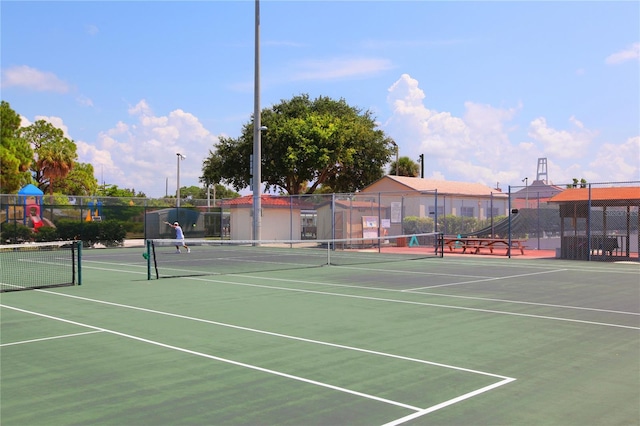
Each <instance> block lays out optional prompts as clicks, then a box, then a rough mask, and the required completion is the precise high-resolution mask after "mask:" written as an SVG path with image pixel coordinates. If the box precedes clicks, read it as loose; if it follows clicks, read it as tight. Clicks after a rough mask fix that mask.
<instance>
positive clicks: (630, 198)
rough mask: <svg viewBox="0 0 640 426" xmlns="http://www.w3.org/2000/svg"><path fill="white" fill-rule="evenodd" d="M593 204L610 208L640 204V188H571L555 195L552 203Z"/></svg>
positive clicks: (551, 200)
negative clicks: (589, 202)
mask: <svg viewBox="0 0 640 426" xmlns="http://www.w3.org/2000/svg"><path fill="white" fill-rule="evenodd" d="M589 200H591V202H592V203H597V204H600V205H610V206H614V205H615V206H628V205H636V204H638V203H640V186H619V187H615V188H570V189H567V190H565V191H562V192H561V193H559V194H557V195H554V196H553V197H552V198H551V199H550V200H549V202H550V203H586V202H588V201H589Z"/></svg>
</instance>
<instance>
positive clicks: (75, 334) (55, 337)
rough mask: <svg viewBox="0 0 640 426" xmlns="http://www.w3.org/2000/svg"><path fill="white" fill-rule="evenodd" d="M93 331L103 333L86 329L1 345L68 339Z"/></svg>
mask: <svg viewBox="0 0 640 426" xmlns="http://www.w3.org/2000/svg"><path fill="white" fill-rule="evenodd" d="M93 333H101V331H100V330H94V331H85V332H82V333H74V334H63V335H61V336H52V337H43V338H42V339H31V340H23V341H21V342H12V343H2V344H0V347H4V346H13V345H23V344H25V343H34V342H44V341H45V340H55V339H66V338H67V337H76V336H83V335H85V334H93Z"/></svg>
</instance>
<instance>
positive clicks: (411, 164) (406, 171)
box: [389, 157, 420, 177]
mask: <svg viewBox="0 0 640 426" xmlns="http://www.w3.org/2000/svg"><path fill="white" fill-rule="evenodd" d="M389 174H390V175H398V176H409V177H418V176H420V165H419V164H418V163H416V162H415V161H413V160H412V159H411V158H409V157H400V158H399V159H398V173H396V162H395V161H394V162H393V163H391V170H390V171H389Z"/></svg>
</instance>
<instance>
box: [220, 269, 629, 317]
mask: <svg viewBox="0 0 640 426" xmlns="http://www.w3.org/2000/svg"><path fill="white" fill-rule="evenodd" d="M234 276H236V277H244V278H253V279H256V278H257V277H255V276H253V275H240V274H234ZM259 279H260V280H261V281H282V282H291V283H301V284H311V285H322V286H326V287H338V288H355V289H360V290H374V291H386V292H390V293H415V294H422V295H426V296H436V297H445V298H447V297H448V298H452V299H468V300H479V301H487V302H501V303H513V304H514V305H532V306H545V307H549V308H562V309H567V310H570V309H575V310H578V311H589V312H606V313H611V314H621V315H638V316H640V312H627V311H614V310H612V309H599V308H585V307H583V306H571V305H557V304H553V303H540V302H525V301H522V300H511V299H494V298H490V297H474V296H460V295H457V294H445V293H430V292H427V291H414V290H398V289H394V288H384V287H366V286H360V285H352V284H335V283H326V282H321V281H306V280H291V279H286V278H269V277H260V278H259ZM219 282H226V281H219ZM230 284H234V283H233V282H230Z"/></svg>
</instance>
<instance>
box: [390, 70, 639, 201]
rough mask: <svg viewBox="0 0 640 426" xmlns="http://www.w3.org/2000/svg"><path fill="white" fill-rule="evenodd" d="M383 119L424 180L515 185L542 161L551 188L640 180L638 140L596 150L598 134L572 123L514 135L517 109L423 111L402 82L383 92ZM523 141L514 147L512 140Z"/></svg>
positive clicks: (416, 92) (542, 121)
mask: <svg viewBox="0 0 640 426" xmlns="http://www.w3.org/2000/svg"><path fill="white" fill-rule="evenodd" d="M387 102H388V104H389V105H390V107H391V109H392V113H391V116H390V117H389V118H388V119H387V120H386V121H385V122H384V123H383V124H382V125H381V128H382V129H383V130H384V131H385V133H387V134H388V135H389V136H390V137H392V138H393V139H394V140H395V142H396V143H397V144H398V146H399V149H400V156H407V157H409V158H412V159H414V161H417V158H418V156H419V155H420V154H424V155H425V177H428V178H446V179H447V180H457V181H469V182H481V183H484V184H486V185H489V186H495V185H496V184H497V183H498V182H499V183H500V186H502V187H503V188H505V187H506V186H507V185H514V186H518V185H521V180H522V179H523V178H524V177H525V176H528V177H529V181H530V182H531V181H532V180H533V179H534V178H535V177H536V160H537V159H538V158H547V159H548V170H547V171H548V176H547V178H548V179H549V180H551V181H553V182H556V183H559V184H562V183H566V182H571V180H572V179H573V178H574V177H579V178H583V177H584V178H585V179H587V180H588V181H589V182H598V181H600V182H603V181H628V180H638V179H640V171H639V170H640V166H639V164H638V163H640V160H639V159H640V136H636V137H632V138H630V139H629V140H627V141H625V142H623V143H619V144H618V143H605V144H602V145H598V144H597V143H596V141H597V138H598V133H597V132H596V131H593V130H591V129H589V128H588V126H587V125H586V124H585V123H583V122H582V121H581V120H579V119H578V118H577V117H575V116H570V117H569V119H568V122H567V126H566V128H562V129H557V128H554V127H551V126H550V125H549V124H548V123H547V119H546V118H545V117H538V118H536V119H534V120H532V121H531V122H530V124H529V127H528V128H524V129H520V128H519V127H518V126H516V125H515V124H513V122H514V121H515V120H516V119H517V118H518V115H519V114H521V113H522V111H523V105H520V104H519V105H516V106H514V107H511V108H497V107H494V106H492V105H486V104H479V103H474V102H465V104H464V107H465V110H464V114H463V115H462V117H456V116H455V115H453V114H451V113H450V112H446V111H437V110H435V109H431V108H429V107H428V104H429V102H428V99H427V96H426V95H425V92H424V91H423V90H422V89H421V88H420V84H419V82H418V81H417V80H416V79H414V78H412V77H411V76H410V75H408V74H403V75H401V76H400V78H399V79H398V80H397V81H396V82H395V83H393V84H392V85H391V87H390V88H389V90H388V96H387ZM518 135H523V136H524V137H528V138H530V139H529V140H518V138H522V136H518Z"/></svg>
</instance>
